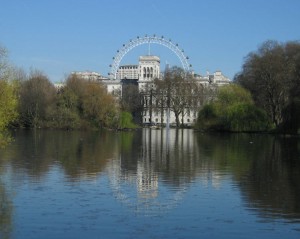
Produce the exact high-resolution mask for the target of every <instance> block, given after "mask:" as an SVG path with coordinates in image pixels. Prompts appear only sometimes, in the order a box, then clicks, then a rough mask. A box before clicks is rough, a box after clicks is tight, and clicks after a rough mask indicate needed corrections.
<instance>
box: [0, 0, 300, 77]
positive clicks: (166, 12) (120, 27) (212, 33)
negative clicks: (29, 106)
mask: <svg viewBox="0 0 300 239" xmlns="http://www.w3.org/2000/svg"><path fill="white" fill-rule="evenodd" d="M299 11H300V1H299V0H268V1H264V0H205V1H204V0H148V1H146V0H126V1H125V0H0V44H1V45H2V46H4V47H6V48H7V49H8V50H9V59H10V61H11V62H12V63H13V64H15V65H16V66H19V67H22V68H24V69H25V70H26V71H28V70H29V69H30V68H34V69H39V70H41V71H43V72H44V73H45V74H46V75H48V77H49V78H50V80H51V81H61V80H64V78H65V76H66V74H68V73H70V72H71V71H84V70H90V71H97V72H100V73H101V74H103V75H107V73H108V72H109V70H110V68H109V64H111V63H112V57H113V56H114V55H115V54H116V51H117V49H119V48H120V47H121V46H122V44H123V43H126V42H128V41H129V40H130V39H131V38H135V37H136V36H144V35H145V34H148V35H149V34H150V35H152V34H156V35H158V36H160V35H163V36H165V37H168V38H171V39H172V41H173V42H176V43H178V44H179V45H180V46H181V47H182V48H183V49H184V50H185V52H186V55H188V56H189V58H190V63H191V64H192V65H193V69H194V71H195V72H196V73H200V74H205V73H206V71H210V72H214V71H215V70H222V72H223V73H224V74H225V75H227V76H228V77H230V78H233V76H234V75H235V74H236V73H237V72H239V71H240V70H241V65H242V63H243V60H244V57H245V56H246V55H247V54H248V53H249V52H251V51H255V50H256V49H257V47H258V46H259V45H260V44H261V43H262V42H264V41H266V40H277V41H279V42H286V41H295V40H300V13H299ZM146 48H147V47H145V46H141V47H138V48H135V49H134V50H132V51H131V52H130V53H128V55H126V56H125V57H124V59H123V61H122V62H121V63H122V64H129V63H132V64H137V56H138V55H139V54H143V52H145V54H146V53H147V49H146ZM151 53H152V54H156V55H159V56H160V57H161V58H162V63H164V62H166V61H168V62H169V63H170V64H172V65H180V63H179V61H178V60H177V58H176V57H175V55H174V54H172V52H170V50H168V49H165V48H164V47H159V46H157V47H153V48H152V51H151Z"/></svg>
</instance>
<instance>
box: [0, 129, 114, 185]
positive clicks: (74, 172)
mask: <svg viewBox="0 0 300 239" xmlns="http://www.w3.org/2000/svg"><path fill="white" fill-rule="evenodd" d="M15 134H16V135H15V138H16V140H15V142H14V144H12V145H10V146H9V147H8V149H7V150H4V151H1V152H0V156H1V155H2V157H4V158H10V160H11V161H12V168H13V170H23V169H25V170H26V172H27V174H28V175H29V177H30V178H31V179H39V178H41V177H43V176H45V175H46V174H47V172H49V170H50V169H51V167H53V166H55V165H58V166H59V167H61V168H62V169H63V170H64V171H65V174H66V177H67V178H69V179H70V180H77V179H78V178H80V177H86V176H92V175H97V174H98V173H100V172H101V171H102V170H103V169H104V168H105V165H106V163H107V161H108V160H109V159H111V158H113V157H114V156H115V154H116V152H117V151H118V149H117V147H118V145H117V143H118V142H117V138H116V137H115V134H114V133H113V132H84V131H70V132H68V131H54V130H35V131H33V130H28V131H27V130H24V131H17V132H16V133H15Z"/></svg>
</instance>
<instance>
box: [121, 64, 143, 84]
mask: <svg viewBox="0 0 300 239" xmlns="http://www.w3.org/2000/svg"><path fill="white" fill-rule="evenodd" d="M116 78H117V80H122V79H138V78H139V67H138V65H123V66H120V67H119V69H118V71H117V74H116Z"/></svg>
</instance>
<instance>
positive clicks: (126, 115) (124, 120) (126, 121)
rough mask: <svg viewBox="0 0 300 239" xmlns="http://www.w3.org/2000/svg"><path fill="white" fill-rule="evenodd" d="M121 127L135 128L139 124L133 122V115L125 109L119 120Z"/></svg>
mask: <svg viewBox="0 0 300 239" xmlns="http://www.w3.org/2000/svg"><path fill="white" fill-rule="evenodd" d="M119 128H120V129H135V128H137V125H135V124H134V123H133V117H132V115H131V113H130V112H126V111H123V112H121V115H120V122H119Z"/></svg>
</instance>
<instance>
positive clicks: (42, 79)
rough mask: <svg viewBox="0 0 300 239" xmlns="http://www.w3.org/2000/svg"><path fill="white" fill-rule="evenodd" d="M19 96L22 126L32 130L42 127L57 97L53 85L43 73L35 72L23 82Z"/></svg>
mask: <svg viewBox="0 0 300 239" xmlns="http://www.w3.org/2000/svg"><path fill="white" fill-rule="evenodd" d="M19 94H20V107H19V112H20V123H21V125H22V126H24V127H32V128H36V127H40V126H42V124H43V122H44V121H45V120H46V118H47V112H48V109H49V107H50V106H51V105H52V104H53V102H54V100H55V97H56V90H55V87H54V86H53V84H52V83H51V82H50V81H49V79H48V78H47V76H45V75H44V74H43V73H41V72H39V71H33V72H31V75H30V76H29V79H28V80H26V81H23V82H21V85H20V93H19Z"/></svg>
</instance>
